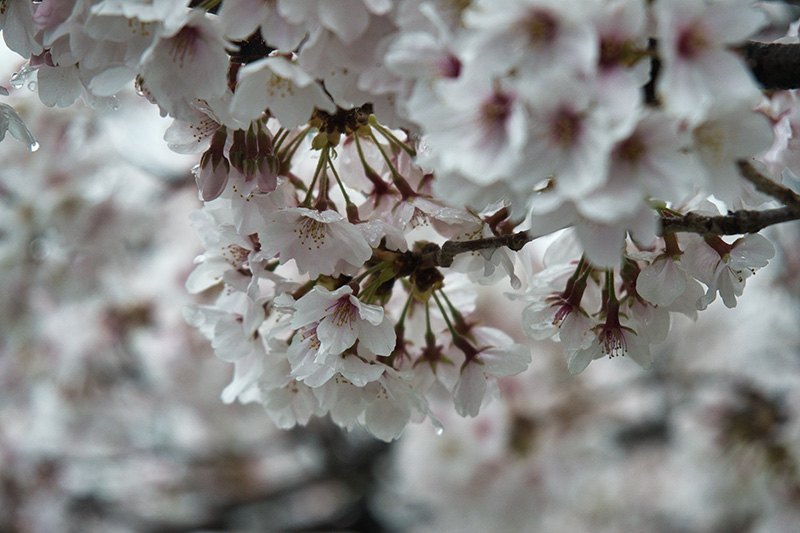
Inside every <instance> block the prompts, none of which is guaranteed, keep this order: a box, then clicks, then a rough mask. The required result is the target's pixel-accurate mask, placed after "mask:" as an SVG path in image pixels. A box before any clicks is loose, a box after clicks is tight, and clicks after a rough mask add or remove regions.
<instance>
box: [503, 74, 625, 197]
mask: <svg viewBox="0 0 800 533" xmlns="http://www.w3.org/2000/svg"><path fill="white" fill-rule="evenodd" d="M519 85H520V87H521V90H525V91H526V95H527V99H528V100H529V101H530V107H531V119H530V130H529V134H528V137H529V140H528V143H527V145H526V147H525V157H526V165H525V166H524V167H523V168H522V169H520V171H521V172H526V173H529V174H530V175H531V176H532V177H533V178H535V180H537V181H538V180H541V179H545V178H547V177H549V176H551V175H554V176H555V180H556V185H557V188H558V190H559V192H560V193H561V194H563V195H564V196H566V197H569V198H579V197H581V196H582V195H584V194H586V193H588V192H591V191H593V190H595V189H597V188H598V187H600V186H601V185H603V184H604V183H605V181H606V177H607V172H608V157H609V154H610V152H611V147H612V146H613V144H614V142H615V141H617V140H618V139H620V138H621V137H622V136H623V135H625V134H626V133H627V132H628V131H630V123H631V122H632V121H633V120H635V118H636V117H637V116H636V115H631V116H629V117H626V118H625V121H624V123H620V122H618V117H614V116H612V115H608V114H606V113H605V112H604V111H603V109H602V108H600V107H598V106H597V102H596V101H595V100H594V93H593V89H592V87H591V86H590V84H586V83H580V84H578V83H575V81H574V80H571V79H568V78H557V79H554V80H550V81H548V82H540V81H537V80H533V79H532V80H529V81H528V83H527V84H525V83H520V84H519ZM553 87H558V90H553Z"/></svg>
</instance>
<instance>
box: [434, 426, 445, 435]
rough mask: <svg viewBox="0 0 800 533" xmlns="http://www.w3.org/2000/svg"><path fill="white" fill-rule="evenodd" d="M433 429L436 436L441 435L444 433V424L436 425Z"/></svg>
mask: <svg viewBox="0 0 800 533" xmlns="http://www.w3.org/2000/svg"><path fill="white" fill-rule="evenodd" d="M434 431H435V432H436V436H437V437H441V436H442V435H444V426H436V428H435V429H434Z"/></svg>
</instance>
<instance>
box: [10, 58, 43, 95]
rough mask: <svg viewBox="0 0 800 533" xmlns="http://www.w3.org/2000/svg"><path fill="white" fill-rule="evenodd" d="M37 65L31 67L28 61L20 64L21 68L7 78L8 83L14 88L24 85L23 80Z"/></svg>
mask: <svg viewBox="0 0 800 533" xmlns="http://www.w3.org/2000/svg"><path fill="white" fill-rule="evenodd" d="M37 68H38V67H31V65H30V63H25V64H24V65H22V68H21V69H19V72H15V73H14V74H12V75H11V78H10V79H9V80H8V81H9V84H10V85H11V86H12V87H13V88H15V89H21V88H22V86H23V85H25V80H27V79H28V78H29V77H30V75H31V73H32V72H34V71H35V70H36V69H37Z"/></svg>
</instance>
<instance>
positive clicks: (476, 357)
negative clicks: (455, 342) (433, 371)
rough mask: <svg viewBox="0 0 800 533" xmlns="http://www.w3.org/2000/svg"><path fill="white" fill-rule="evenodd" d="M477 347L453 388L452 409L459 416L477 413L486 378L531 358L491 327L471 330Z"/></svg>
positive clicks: (514, 369) (508, 372)
mask: <svg viewBox="0 0 800 533" xmlns="http://www.w3.org/2000/svg"><path fill="white" fill-rule="evenodd" d="M471 333H472V334H473V336H474V337H475V341H476V343H477V345H478V346H479V348H477V353H475V354H473V355H472V357H469V358H467V360H466V361H465V362H464V364H463V366H462V367H461V376H460V377H459V379H458V382H457V383H456V385H455V387H454V389H453V400H454V402H455V407H456V411H457V412H458V414H460V415H461V416H478V412H479V411H480V408H481V404H482V403H483V400H484V396H485V394H486V386H487V385H486V384H487V381H488V380H490V379H492V380H493V379H495V378H501V377H506V376H513V375H515V374H519V373H520V372H523V371H524V370H525V369H526V368H528V365H529V364H530V362H531V353H530V349H529V348H528V347H526V346H523V345H521V344H517V343H515V342H514V340H513V339H512V338H511V337H509V336H508V335H506V334H505V333H503V332H502V331H500V330H498V329H495V328H487V327H476V328H473V329H472V330H471Z"/></svg>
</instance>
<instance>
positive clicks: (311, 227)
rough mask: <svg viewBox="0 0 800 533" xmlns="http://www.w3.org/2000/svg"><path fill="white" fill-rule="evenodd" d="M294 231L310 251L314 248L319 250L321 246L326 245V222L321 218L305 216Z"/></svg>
mask: <svg viewBox="0 0 800 533" xmlns="http://www.w3.org/2000/svg"><path fill="white" fill-rule="evenodd" d="M293 231H294V233H295V234H296V235H297V238H298V239H299V240H300V244H302V245H303V246H305V247H306V248H308V249H309V251H311V250H312V249H314V248H316V249H317V250H319V249H320V247H321V246H325V236H326V232H325V224H323V223H322V222H320V221H319V220H314V219H313V218H308V217H303V221H302V222H300V223H299V224H298V225H297V226H295V228H294V230H293ZM309 241H310V242H309Z"/></svg>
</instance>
